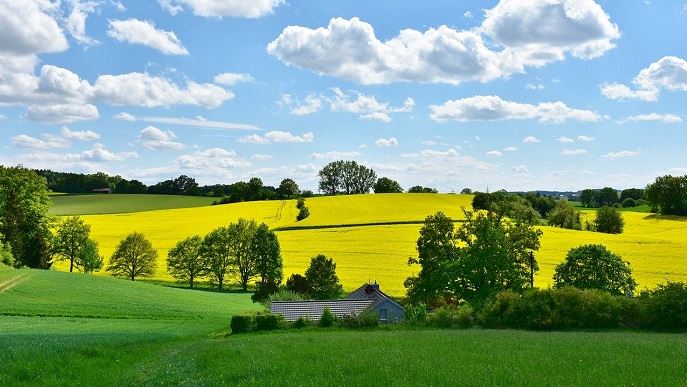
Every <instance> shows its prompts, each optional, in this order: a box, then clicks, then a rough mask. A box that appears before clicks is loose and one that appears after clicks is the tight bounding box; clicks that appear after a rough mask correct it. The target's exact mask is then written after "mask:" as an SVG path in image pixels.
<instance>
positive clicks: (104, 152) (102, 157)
mask: <svg viewBox="0 0 687 387" xmlns="http://www.w3.org/2000/svg"><path fill="white" fill-rule="evenodd" d="M78 155H79V158H80V159H82V160H92V161H124V160H126V159H131V158H138V154H137V153H136V152H119V153H116V152H111V151H109V150H108V149H107V148H106V147H105V145H103V144H94V145H93V148H92V149H90V150H87V151H83V152H81V153H80V154H78Z"/></svg>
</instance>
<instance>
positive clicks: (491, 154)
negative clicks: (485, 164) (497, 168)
mask: <svg viewBox="0 0 687 387" xmlns="http://www.w3.org/2000/svg"><path fill="white" fill-rule="evenodd" d="M487 156H489V157H501V156H503V153H501V152H499V151H497V150H493V151H489V152H487Z"/></svg>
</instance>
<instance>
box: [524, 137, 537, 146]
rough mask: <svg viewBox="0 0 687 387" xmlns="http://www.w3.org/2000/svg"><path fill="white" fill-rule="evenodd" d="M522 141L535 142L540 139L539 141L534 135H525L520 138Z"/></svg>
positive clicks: (526, 142)
mask: <svg viewBox="0 0 687 387" xmlns="http://www.w3.org/2000/svg"><path fill="white" fill-rule="evenodd" d="M522 142H523V143H525V144H536V143H539V142H541V141H539V139H538V138H536V137H534V136H527V137H525V138H524V139H523V140H522Z"/></svg>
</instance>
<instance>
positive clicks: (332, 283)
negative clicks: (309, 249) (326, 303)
mask: <svg viewBox="0 0 687 387" xmlns="http://www.w3.org/2000/svg"><path fill="white" fill-rule="evenodd" d="M305 278H306V279H307V280H308V284H309V285H310V289H311V290H310V296H311V297H313V298H314V299H318V300H326V299H331V298H338V297H339V296H340V295H341V293H342V292H343V287H342V286H341V284H340V283H339V277H338V276H337V275H336V263H334V260H332V259H331V258H327V257H326V256H324V255H322V254H320V255H318V256H316V257H314V258H313V259H312V260H310V266H309V267H308V269H307V270H306V271H305Z"/></svg>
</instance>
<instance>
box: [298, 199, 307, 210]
mask: <svg viewBox="0 0 687 387" xmlns="http://www.w3.org/2000/svg"><path fill="white" fill-rule="evenodd" d="M303 207H305V199H303V198H299V199H298V201H297V202H296V208H298V209H301V208H303Z"/></svg>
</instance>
